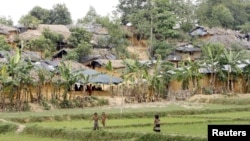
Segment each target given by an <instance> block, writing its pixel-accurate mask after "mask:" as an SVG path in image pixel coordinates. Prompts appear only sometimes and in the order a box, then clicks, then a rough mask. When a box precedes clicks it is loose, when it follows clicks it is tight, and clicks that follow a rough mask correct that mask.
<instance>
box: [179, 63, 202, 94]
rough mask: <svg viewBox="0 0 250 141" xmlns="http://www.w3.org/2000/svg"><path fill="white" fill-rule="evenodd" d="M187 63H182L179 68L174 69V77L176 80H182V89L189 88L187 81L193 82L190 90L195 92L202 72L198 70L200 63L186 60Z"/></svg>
mask: <svg viewBox="0 0 250 141" xmlns="http://www.w3.org/2000/svg"><path fill="white" fill-rule="evenodd" d="M186 63H187V65H186V66H185V65H184V63H183V65H182V67H181V69H176V70H175V75H174V77H175V78H176V79H177V80H178V81H182V89H183V90H188V89H189V82H192V84H193V90H192V92H193V93H195V92H196V90H197V89H198V88H199V80H200V79H201V78H202V74H201V73H200V72H199V69H200V67H201V66H200V63H199V62H196V61H194V62H193V61H188V62H186Z"/></svg>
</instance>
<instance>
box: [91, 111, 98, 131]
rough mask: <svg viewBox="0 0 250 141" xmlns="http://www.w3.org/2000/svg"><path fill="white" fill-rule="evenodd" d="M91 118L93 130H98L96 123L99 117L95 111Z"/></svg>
mask: <svg viewBox="0 0 250 141" xmlns="http://www.w3.org/2000/svg"><path fill="white" fill-rule="evenodd" d="M92 120H93V121H94V128H93V130H98V129H99V125H98V120H99V118H98V115H97V113H94V116H93V118H92Z"/></svg>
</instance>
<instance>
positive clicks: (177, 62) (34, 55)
mask: <svg viewBox="0 0 250 141" xmlns="http://www.w3.org/2000/svg"><path fill="white" fill-rule="evenodd" d="M89 27H90V26H88V27H84V28H86V30H87V31H89V32H93V33H94V36H93V39H92V41H91V42H92V43H93V44H92V45H93V52H92V54H90V55H88V56H83V57H82V58H81V60H80V61H79V62H77V61H70V60H64V59H63V56H65V55H67V54H68V52H70V50H71V49H70V48H67V43H66V40H67V38H69V36H70V34H71V32H70V30H69V28H70V27H69V26H65V25H39V26H38V28H37V29H35V30H34V29H28V30H24V29H22V28H21V27H9V26H6V25H1V26H0V33H1V35H3V36H4V37H5V39H6V41H7V42H8V44H9V45H11V46H12V48H11V50H9V51H4V50H2V51H1V52H0V56H1V64H2V65H1V66H2V67H3V65H4V64H6V63H10V62H8V61H11V60H9V59H8V56H15V54H16V52H15V49H16V48H20V46H18V45H17V43H16V42H15V37H16V36H19V38H20V39H21V40H22V41H29V40H32V39H35V38H39V36H41V35H42V31H43V30H44V29H46V28H47V29H50V30H51V31H52V32H55V33H58V34H61V35H63V37H64V39H65V42H64V44H62V45H59V46H57V50H56V51H54V52H53V55H52V57H51V58H50V59H44V58H42V56H41V55H40V54H39V52H34V51H30V50H29V49H26V48H23V49H21V48H20V49H21V59H22V60H23V61H30V62H31V64H32V65H33V66H35V68H37V67H38V68H42V69H44V70H46V71H54V70H56V69H57V68H58V66H60V65H62V62H63V63H65V64H67V65H68V66H69V67H70V71H72V72H71V73H73V72H78V71H80V72H81V73H82V74H83V75H85V77H86V76H90V75H92V74H91V73H104V74H108V75H110V77H117V79H119V80H120V81H118V82H117V83H115V82H114V83H113V82H109V80H106V81H107V82H98V81H96V82H94V81H92V82H91V80H88V81H86V82H82V83H81V82H80V80H75V82H72V84H73V85H72V86H71V88H72V89H71V90H70V91H73V92H70V93H72V94H70V97H71V95H72V97H73V98H76V97H79V96H80V97H82V96H83V95H85V96H87V95H88V94H87V92H86V91H85V90H84V88H85V87H86V85H87V84H89V83H93V84H97V85H98V86H100V87H101V88H100V89H102V90H104V91H109V92H108V93H110V95H111V93H115V95H121V94H122V93H124V88H123V87H122V86H123V85H121V84H122V83H123V84H125V83H127V82H128V81H129V80H125V79H122V77H123V76H122V73H123V72H124V70H125V69H126V67H128V66H126V63H124V60H119V59H116V56H115V55H113V54H112V52H111V50H110V48H98V47H94V46H96V44H95V38H96V37H97V36H99V35H108V31H105V29H102V27H101V26H100V25H99V27H94V28H93V26H92V27H90V28H89ZM99 31H101V32H99ZM103 31H105V32H103ZM189 35H190V36H191V37H192V38H199V39H201V40H204V41H208V42H209V43H213V42H219V43H221V44H224V45H225V46H226V47H229V46H230V45H234V44H237V45H239V46H240V47H241V48H242V49H243V50H246V51H247V50H248V49H249V48H250V42H249V41H248V38H246V37H245V35H243V34H240V33H239V32H237V31H232V30H224V29H220V28H212V29H209V28H204V27H201V26H198V27H196V28H195V29H193V30H192V31H190V33H189ZM130 40H131V41H133V42H131V43H130V44H131V45H130V46H128V50H129V51H130V52H131V53H132V54H134V55H137V59H136V60H138V61H139V63H141V64H147V65H150V66H151V70H153V69H152V68H154V66H155V65H157V64H156V61H157V60H155V61H152V60H149V59H148V58H149V57H148V56H147V46H143V45H140V44H139V45H138V42H140V41H138V40H137V41H136V39H130ZM143 54H144V55H143ZM201 57H202V49H201V48H200V47H199V46H197V45H194V44H192V43H186V42H184V43H183V42H180V43H178V45H177V46H176V47H175V50H174V51H173V52H171V53H169V54H166V58H163V60H160V61H161V63H162V62H170V63H172V64H174V68H175V69H182V68H183V66H182V62H183V61H187V60H188V61H198V60H200V59H201ZM109 62H111V64H112V71H110V70H108V69H107V67H106V66H107V65H108V63H109ZM18 63H20V62H18ZM127 63H128V64H130V63H133V62H127ZM248 63H250V62H249V61H248V60H246V62H244V63H241V64H240V63H239V64H238V65H239V67H241V68H242V69H243V68H244V67H246V66H248V65H249V64H248ZM35 68H33V69H35ZM174 68H173V69H172V70H170V71H173V70H174ZM33 69H32V70H30V73H29V75H30V77H31V79H34V80H32V81H36V82H35V83H38V84H37V85H33V86H32V87H33V88H31V87H30V91H32V92H31V93H32V94H31V95H32V98H31V100H32V99H33V100H35V99H36V100H37V99H39V93H40V94H43V93H44V94H45V93H46V96H45V97H46V99H48V97H49V96H48V95H49V94H50V93H53V92H52V91H53V90H54V91H55V89H53V88H52V86H49V85H51V84H49V83H51V82H50V81H54V82H52V83H55V82H56V81H64V80H63V79H65V78H62V79H61V78H60V77H57V76H50V77H57V78H52V79H57V80H49V79H50V78H45V80H43V81H46V82H45V83H44V84H40V86H39V83H41V82H40V81H42V80H41V78H40V76H39V74H36V73H39V71H36V69H35V70H33ZM2 70H3V68H2ZM84 70H93V72H91V73H89V74H88V73H84ZM153 71H156V70H153ZM153 71H152V73H154V72H153ZM7 73H8V72H7ZM165 73H169V72H165ZM197 73H201V74H202V75H203V76H202V78H201V79H202V80H201V81H202V83H201V84H200V89H197V90H198V91H196V92H195V93H222V92H223V90H226V86H225V85H224V84H223V83H222V82H221V81H218V80H217V81H216V86H217V87H216V88H215V91H214V92H209V90H208V89H203V88H206V87H209V85H210V84H209V81H210V79H209V78H210V77H211V76H212V74H213V73H214V72H213V71H212V70H211V68H209V66H206V67H203V68H200V69H199V72H197ZM2 75H4V74H3V73H2ZM60 75H62V74H59V76H60ZM151 75H152V76H153V75H154V74H151ZM45 77H46V76H45ZM2 79H3V78H2ZM106 79H109V77H107V78H106ZM114 79H115V78H114ZM137 79H138V80H139V81H140V79H142V78H137ZM239 79H242V80H239ZM239 79H237V80H230V82H231V81H233V82H234V85H233V88H232V87H231V86H230V87H231V90H232V91H231V92H233V93H247V92H248V90H247V89H243V88H242V86H243V82H244V81H245V80H244V79H243V78H239ZM100 81H104V80H100ZM126 81H127V82H126ZM22 83H23V82H20V83H19V84H21V85H22ZM111 83H113V84H116V85H117V84H119V83H121V84H119V85H117V86H116V89H115V90H113V87H114V86H112V92H111V89H110V88H109V86H105V87H103V86H104V85H103V86H102V84H105V85H110V84H111ZM128 83H131V80H130V82H128ZM100 84H101V85H100ZM193 84H194V83H192V82H191V81H190V84H188V85H190V87H188V89H183V86H182V82H181V81H177V80H174V79H173V80H171V81H170V83H169V84H168V89H167V91H168V92H165V93H166V94H168V96H169V97H170V96H171V97H175V98H177V99H178V98H179V99H183V98H184V99H185V97H189V96H191V95H192V94H195V93H194V92H193V91H192V89H193V88H195V86H193ZM217 84H218V85H217ZM29 85H30V84H29ZM46 85H48V86H46ZM137 85H138V84H137ZM140 85H142V86H141V87H142V88H143V87H145V86H143V84H140ZM2 86H3V83H2ZM38 86H39V87H40V92H35V91H37V90H36V89H37V87H38ZM125 87H127V86H125ZM44 88H45V89H44ZM246 88H247V87H246ZM58 91H59V93H58V94H59V97H60V95H61V96H62V95H63V94H60V88H59V89H58ZM62 91H63V90H61V92H62ZM136 91H137V92H136ZM141 91H143V90H135V89H131V90H130V92H129V91H126V92H127V93H130V95H132V96H131V97H133V95H135V96H136V95H138V94H136V93H138V92H139V93H142V92H141ZM152 91H153V90H152ZM152 91H151V95H154V94H152V93H156V92H152ZM23 92H25V91H24V90H23V91H22V93H23ZM27 92H28V91H27V90H26V93H27ZM34 93H37V94H36V95H34ZM98 93H99V94H100V95H102V93H101V92H98ZM31 95H30V96H31ZM112 95H113V94H112ZM126 95H127V96H129V95H128V94H126ZM148 95H150V92H148V91H144V92H143V93H142V95H141V96H142V97H140V98H141V99H140V100H139V99H137V100H136V101H144V100H143V99H144V98H143V97H144V96H145V98H146V97H147V96H148ZM162 95H165V94H164V93H163V94H162ZM26 97H29V96H26ZM56 97H57V95H56ZM150 97H152V96H150ZM145 100H146V101H148V100H150V99H145ZM151 100H152V99H151ZM151 100H150V101H151ZM133 101H134V100H133ZM127 102H131V98H129V99H128V101H127Z"/></svg>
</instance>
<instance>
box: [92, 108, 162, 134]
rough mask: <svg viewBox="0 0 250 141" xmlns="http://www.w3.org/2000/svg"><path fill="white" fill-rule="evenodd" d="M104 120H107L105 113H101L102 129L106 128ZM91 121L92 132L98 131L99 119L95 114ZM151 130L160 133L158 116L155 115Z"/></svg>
mask: <svg viewBox="0 0 250 141" xmlns="http://www.w3.org/2000/svg"><path fill="white" fill-rule="evenodd" d="M106 119H107V115H106V114H105V112H102V117H101V123H102V126H103V127H105V126H106ZM91 121H94V128H93V130H98V129H99V124H98V122H99V117H98V114H97V113H94V116H93V117H92V119H91ZM153 130H154V131H155V132H161V128H160V117H159V115H155V120H154V128H153Z"/></svg>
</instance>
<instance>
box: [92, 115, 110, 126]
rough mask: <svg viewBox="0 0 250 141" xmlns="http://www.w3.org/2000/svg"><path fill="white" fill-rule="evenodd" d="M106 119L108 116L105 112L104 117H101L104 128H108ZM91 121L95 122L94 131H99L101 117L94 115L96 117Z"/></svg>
mask: <svg viewBox="0 0 250 141" xmlns="http://www.w3.org/2000/svg"><path fill="white" fill-rule="evenodd" d="M106 119H107V115H106V114H105V112H102V117H101V122H102V126H103V127H105V126H106ZM91 121H94V128H93V130H98V129H99V124H98V122H99V117H98V114H97V113H94V116H93V117H92V119H91Z"/></svg>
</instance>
